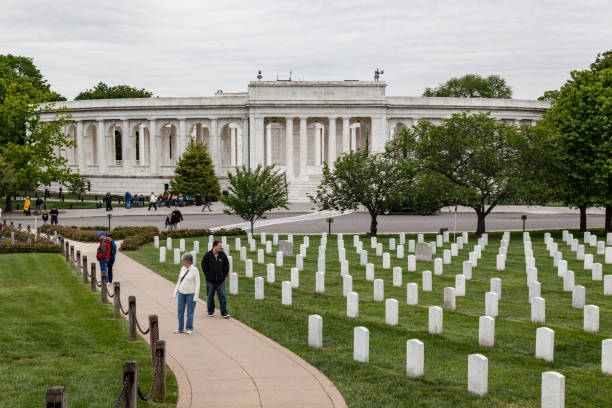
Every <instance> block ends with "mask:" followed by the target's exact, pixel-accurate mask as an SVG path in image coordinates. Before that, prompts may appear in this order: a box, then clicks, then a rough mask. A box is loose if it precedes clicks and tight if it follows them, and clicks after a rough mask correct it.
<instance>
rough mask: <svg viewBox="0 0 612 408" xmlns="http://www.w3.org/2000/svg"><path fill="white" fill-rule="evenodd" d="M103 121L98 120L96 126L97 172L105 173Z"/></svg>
mask: <svg viewBox="0 0 612 408" xmlns="http://www.w3.org/2000/svg"><path fill="white" fill-rule="evenodd" d="M104 126H105V124H104V121H103V120H99V121H98V123H97V126H96V132H97V136H96V138H97V139H98V140H97V142H98V143H97V144H98V146H97V147H98V170H99V171H100V172H103V171H106V137H105V133H106V132H105V131H104V130H105V129H104Z"/></svg>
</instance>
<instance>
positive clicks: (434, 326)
mask: <svg viewBox="0 0 612 408" xmlns="http://www.w3.org/2000/svg"><path fill="white" fill-rule="evenodd" d="M443 319H444V317H443V311H442V308H441V307H440V306H430V307H429V334H441V333H442V326H443Z"/></svg>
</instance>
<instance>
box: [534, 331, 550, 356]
mask: <svg viewBox="0 0 612 408" xmlns="http://www.w3.org/2000/svg"><path fill="white" fill-rule="evenodd" d="M554 355H555V332H554V330H552V329H549V328H548V327H538V329H537V330H536V352H535V357H536V358H538V359H540V360H544V361H548V362H552V361H553V360H554Z"/></svg>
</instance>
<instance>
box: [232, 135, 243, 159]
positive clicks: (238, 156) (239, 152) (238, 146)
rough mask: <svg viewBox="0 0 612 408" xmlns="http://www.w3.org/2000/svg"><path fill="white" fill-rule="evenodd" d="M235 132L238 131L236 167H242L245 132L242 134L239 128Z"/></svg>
mask: <svg viewBox="0 0 612 408" xmlns="http://www.w3.org/2000/svg"><path fill="white" fill-rule="evenodd" d="M234 130H235V131H236V166H242V138H243V137H244V136H243V135H244V132H241V131H240V129H238V128H236V129H234Z"/></svg>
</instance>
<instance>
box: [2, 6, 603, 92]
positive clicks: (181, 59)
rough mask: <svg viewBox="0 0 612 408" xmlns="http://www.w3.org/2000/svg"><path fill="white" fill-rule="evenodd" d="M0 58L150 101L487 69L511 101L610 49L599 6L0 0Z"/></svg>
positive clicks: (77, 85) (419, 82)
mask: <svg viewBox="0 0 612 408" xmlns="http://www.w3.org/2000/svg"><path fill="white" fill-rule="evenodd" d="M0 11H1V12H0V53H13V54H18V55H26V56H30V57H33V58H34V59H35V62H36V64H37V65H38V66H39V67H40V68H41V70H42V71H43V73H44V74H45V76H46V77H47V78H48V79H49V81H50V83H51V84H52V86H53V88H54V89H55V90H57V91H58V92H60V93H62V94H64V95H66V96H67V97H70V98H72V97H74V96H75V95H76V94H77V93H78V92H79V91H81V90H83V89H85V88H89V87H91V86H93V85H94V84H95V83H97V82H98V81H105V82H107V83H109V84H119V83H127V84H130V85H132V86H136V87H144V88H147V89H150V90H152V91H153V92H154V93H155V94H156V95H159V96H197V95H210V94H212V93H213V92H214V90H216V89H223V90H224V91H226V92H230V91H245V90H246V87H247V82H248V81H249V80H253V79H255V75H256V71H257V70H258V69H262V70H263V72H264V78H266V79H276V77H277V75H278V76H279V77H281V78H286V77H287V76H288V72H289V70H290V69H293V72H294V77H297V78H299V79H301V78H305V79H307V80H336V79H362V80H369V79H371V78H372V72H373V70H374V68H376V67H381V68H384V69H385V75H384V79H385V80H386V81H387V82H388V84H389V86H388V90H387V92H388V94H391V95H407V96H408V95H420V94H421V93H422V92H423V89H424V88H425V87H426V86H436V85H437V84H438V83H440V82H443V81H445V80H446V79H448V78H450V77H451V76H458V75H463V74H465V73H479V74H482V75H489V74H499V75H501V76H503V77H504V78H506V79H507V80H508V82H509V83H510V84H511V86H512V87H513V89H514V96H515V97H516V98H526V99H532V98H537V97H538V96H539V95H541V94H542V93H543V92H544V91H545V90H547V89H554V88H558V87H559V86H560V85H561V84H562V83H563V82H564V81H565V80H566V79H567V77H568V74H569V71H570V70H572V69H583V68H585V67H587V66H588V64H589V63H590V62H591V61H592V60H593V58H594V56H595V55H596V54H597V52H602V51H605V50H607V49H611V48H612V43H610V41H609V40H610V39H611V38H612V24H610V23H609V22H610V21H612V4H610V3H609V2H607V1H581V2H578V1H576V2H559V1H553V0H540V1H537V2H534V1H525V0H516V1H482V0H472V1H466V0H461V1H451V0H446V1H396V0H389V1H376V2H372V1H345V0H340V1H321V0H312V1H309V2H303V1H294V0H286V1H271V0H260V1H257V2H252V1H242V0H241V1H238V0H229V1H223V2H217V1H210V0H209V1H193V0H192V1H174V2H168V1H164V2H162V1H158V0H150V1H145V0H131V1H118V0H110V1H106V2H105V3H103V4H102V3H101V4H98V3H93V2H91V3H90V2H82V1H76V0H57V1H54V2H50V1H48V0H47V1H43V0H30V1H23V0H22V1H14V0H0Z"/></svg>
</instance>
